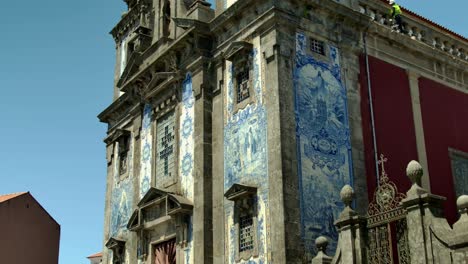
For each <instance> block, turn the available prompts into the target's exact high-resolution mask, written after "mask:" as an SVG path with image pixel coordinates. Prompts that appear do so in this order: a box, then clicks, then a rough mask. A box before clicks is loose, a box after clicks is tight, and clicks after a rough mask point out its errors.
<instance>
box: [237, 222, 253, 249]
mask: <svg viewBox="0 0 468 264" xmlns="http://www.w3.org/2000/svg"><path fill="white" fill-rule="evenodd" d="M253 248H254V230H253V215H252V214H245V215H243V216H241V217H239V252H244V251H248V250H252V249H253Z"/></svg>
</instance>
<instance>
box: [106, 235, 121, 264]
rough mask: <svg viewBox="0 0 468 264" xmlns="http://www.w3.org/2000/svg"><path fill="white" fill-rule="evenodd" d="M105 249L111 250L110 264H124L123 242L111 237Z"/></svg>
mask: <svg viewBox="0 0 468 264" xmlns="http://www.w3.org/2000/svg"><path fill="white" fill-rule="evenodd" d="M106 247H107V248H108V249H110V250H112V264H122V263H125V241H123V240H119V239H116V238H113V237H111V238H110V239H109V240H108V241H107V243H106Z"/></svg>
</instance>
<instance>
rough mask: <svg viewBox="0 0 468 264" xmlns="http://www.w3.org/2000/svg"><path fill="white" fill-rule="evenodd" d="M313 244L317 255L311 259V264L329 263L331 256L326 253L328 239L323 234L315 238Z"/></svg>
mask: <svg viewBox="0 0 468 264" xmlns="http://www.w3.org/2000/svg"><path fill="white" fill-rule="evenodd" d="M315 246H316V247H317V249H318V251H319V252H318V254H317V256H316V257H315V258H313V259H312V264H330V263H331V262H332V258H331V257H330V256H327V254H326V251H327V246H328V239H327V238H326V237H324V236H319V237H318V238H317V239H316V240H315Z"/></svg>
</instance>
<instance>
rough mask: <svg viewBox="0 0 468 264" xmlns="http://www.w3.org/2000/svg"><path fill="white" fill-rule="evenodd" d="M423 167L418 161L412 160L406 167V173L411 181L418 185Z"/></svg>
mask: <svg viewBox="0 0 468 264" xmlns="http://www.w3.org/2000/svg"><path fill="white" fill-rule="evenodd" d="M423 173H424V171H423V168H422V166H421V164H419V162H417V161H415V160H412V161H410V162H409V163H408V166H407V167H406V175H407V176H408V178H409V179H410V181H411V183H413V184H417V185H419V184H420V182H421V178H422V176H423Z"/></svg>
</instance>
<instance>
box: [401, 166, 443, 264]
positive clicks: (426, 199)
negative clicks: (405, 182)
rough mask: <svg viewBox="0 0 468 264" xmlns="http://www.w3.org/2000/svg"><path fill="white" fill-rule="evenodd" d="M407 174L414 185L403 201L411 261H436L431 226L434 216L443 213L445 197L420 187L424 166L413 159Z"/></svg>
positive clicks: (417, 263)
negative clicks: (433, 252)
mask: <svg viewBox="0 0 468 264" xmlns="http://www.w3.org/2000/svg"><path fill="white" fill-rule="evenodd" d="M406 174H407V176H408V177H409V178H410V180H411V182H412V183H413V185H412V186H411V189H410V190H409V191H408V192H407V193H406V195H407V198H406V199H404V200H403V201H402V205H403V207H404V208H405V209H406V211H407V215H406V221H407V226H408V238H409V239H408V243H409V249H410V252H411V263H412V264H420V263H435V262H434V257H433V254H432V250H433V249H432V244H431V241H430V239H429V238H430V236H431V234H430V228H429V227H430V226H431V225H432V222H433V220H434V218H436V217H439V216H441V214H442V202H444V201H445V198H444V197H441V196H437V195H433V194H431V193H429V192H428V191H427V190H425V189H423V188H421V187H420V185H419V184H420V182H421V178H422V176H423V168H422V166H421V165H420V164H419V163H418V162H416V161H414V160H413V161H411V162H410V163H409V164H408V167H407V168H406Z"/></svg>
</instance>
